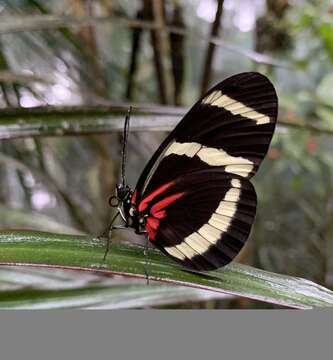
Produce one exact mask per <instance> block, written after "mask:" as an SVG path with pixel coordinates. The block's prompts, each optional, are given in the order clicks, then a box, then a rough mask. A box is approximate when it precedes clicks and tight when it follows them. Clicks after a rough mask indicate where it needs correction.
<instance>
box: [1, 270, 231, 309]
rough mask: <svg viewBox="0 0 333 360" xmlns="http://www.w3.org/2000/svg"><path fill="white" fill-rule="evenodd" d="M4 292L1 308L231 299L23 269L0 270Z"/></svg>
mask: <svg viewBox="0 0 333 360" xmlns="http://www.w3.org/2000/svg"><path fill="white" fill-rule="evenodd" d="M0 290H1V291H0V309H59V308H60V309H65V308H85V309H122V308H133V307H135V308H138V307H147V306H149V307H152V306H160V305H167V304H177V303H183V302H188V301H191V302H193V301H203V300H205V301H206V300H210V299H214V298H218V299H221V298H226V297H228V295H223V294H217V293H213V292H210V291H204V290H200V289H194V288H189V287H183V286H182V287H181V286H174V285H165V284H164V285H159V284H152V285H150V286H147V285H146V283H145V282H144V283H140V282H139V281H138V280H137V279H136V280H135V282H134V281H131V280H124V279H114V278H112V277H101V276H98V275H96V274H93V273H87V272H85V273H82V272H78V271H75V272H74V271H64V270H62V271H61V270H57V271H54V270H47V269H34V268H25V269H24V270H23V269H22V268H20V267H8V268H3V269H2V270H1V271H0Z"/></svg>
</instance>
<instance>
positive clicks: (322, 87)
mask: <svg viewBox="0 0 333 360" xmlns="http://www.w3.org/2000/svg"><path fill="white" fill-rule="evenodd" d="M317 96H318V99H319V100H320V101H321V102H322V103H324V104H326V105H330V106H332V104H333V73H329V74H327V75H325V76H324V77H323V79H322V80H321V82H320V84H319V85H318V87H317Z"/></svg>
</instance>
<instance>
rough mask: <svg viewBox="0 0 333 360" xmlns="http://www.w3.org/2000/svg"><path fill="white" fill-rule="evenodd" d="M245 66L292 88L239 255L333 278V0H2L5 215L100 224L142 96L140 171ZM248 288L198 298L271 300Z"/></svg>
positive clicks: (1, 191)
mask: <svg viewBox="0 0 333 360" xmlns="http://www.w3.org/2000/svg"><path fill="white" fill-rule="evenodd" d="M243 71H259V72H262V73H264V74H266V75H267V76H268V77H269V78H270V79H271V81H272V82H273V83H274V85H275V87H276V89H277V92H278V96H279V102H280V104H279V125H278V128H277V132H276V134H275V136H274V138H273V142H272V145H271V148H270V151H269V154H268V156H267V158H266V160H265V161H264V164H263V166H262V167H261V170H260V171H259V173H258V174H257V176H256V177H255V179H254V183H255V186H256V189H257V194H258V213H257V219H256V223H255V226H254V229H253V231H252V235H251V239H250V240H249V241H248V244H247V246H246V247H245V248H244V249H243V250H242V252H241V254H240V255H239V257H238V258H237V260H238V261H240V262H243V263H247V264H250V265H253V266H255V267H259V268H262V269H265V270H269V271H274V272H278V273H282V274H287V275H295V276H301V277H304V278H307V279H310V280H313V281H315V282H317V283H319V284H321V285H324V286H326V287H328V288H331V289H332V288H333V261H332V254H333V244H332V241H330V239H331V238H332V235H333V234H332V233H333V223H332V215H333V186H332V185H333V178H332V175H333V173H332V169H333V156H332V150H333V141H332V136H333V3H332V2H331V1H328V0H312V1H303V0H289V1H288V0H276V1H273V0H224V1H223V0H219V1H216V0H189V1H180V0H179V1H177V0H165V1H163V0H135V1H133V0H132V1H129V0H122V1H120V0H119V1H115V0H57V1H55V0H8V1H5V0H0V139H1V140H0V229H18V228H19V229H36V230H45V231H52V232H62V233H63V232H64V233H73V234H76V233H89V234H98V233H100V232H101V231H102V230H103V228H104V227H105V226H106V225H107V223H108V220H109V218H110V215H111V209H110V208H109V206H108V197H109V196H110V195H111V194H112V193H113V190H114V187H115V184H116V182H117V180H118V178H119V164H120V152H121V139H122V135H121V132H119V131H113V130H120V129H121V127H122V124H123V119H124V116H125V114H126V111H127V107H128V104H129V103H131V104H134V106H135V105H138V104H139V105H140V106H139V107H138V106H136V109H137V111H134V120H133V126H134V131H133V132H132V133H131V134H130V139H129V149H128V163H127V174H128V179H129V183H130V185H131V186H132V187H134V186H135V183H136V180H137V178H138V176H139V174H140V171H141V170H142V169H143V166H144V164H145V162H146V161H147V159H149V157H150V156H151V155H152V153H153V151H154V150H155V149H156V148H157V146H158V145H159V144H160V142H161V140H162V139H163V138H164V137H165V136H166V134H167V132H166V131H157V130H170V129H172V127H173V126H174V124H175V123H176V122H177V121H178V120H179V119H180V118H181V115H182V114H183V113H184V112H185V110H186V108H188V107H189V106H191V105H192V104H193V103H194V102H195V101H196V100H197V99H198V97H200V96H201V94H202V93H203V92H205V91H206V90H207V89H208V88H209V87H210V86H211V85H214V84H215V83H217V82H219V81H221V80H223V79H224V78H226V77H228V76H230V75H233V74H235V73H239V72H243ZM174 107H177V108H174ZM140 109H141V110H140ZM135 114H137V116H138V119H139V120H140V121H141V122H140V123H138V125H137V126H135V125H134V124H135V120H136V118H135ZM139 116H140V118H139ZM80 119H81V120H82V119H84V121H85V125H84V127H81V125H80ZM72 120H73V121H74V125H75V124H76V126H73V125H72V124H73V123H72V122H71V121H72ZM75 121H78V122H77V123H75ZM105 121H109V122H110V123H112V124H115V123H116V122H117V123H118V125H112V126H113V127H112V126H111V127H110V128H108V127H104V125H105ZM112 121H113V122H112ZM8 124H10V126H9V125H8ZM2 125H3V126H2ZM68 134H69V135H70V136H69V135H68ZM32 135H34V136H32ZM50 135H52V136H50ZM65 135H67V136H65ZM116 237H117V239H116V241H118V240H119V241H134V242H142V241H143V239H142V238H140V237H136V236H135V235H133V234H132V233H131V232H123V233H117V234H116ZM6 271H8V270H6ZM13 271H14V270H13ZM29 271H30V270H29ZM237 301H238V302H237V304H235V303H234V302H233V300H230V299H229V300H228V301H226V300H223V301H220V300H219V301H214V302H213V303H212V302H209V305H207V301H206V302H201V303H199V304H198V303H196V304H192V303H186V304H184V305H183V306H184V307H207V306H209V307H242V306H243V307H253V306H255V305H253V304H252V303H251V302H250V301H248V300H247V301H246V302H245V301H243V302H244V303H241V302H240V301H239V300H237Z"/></svg>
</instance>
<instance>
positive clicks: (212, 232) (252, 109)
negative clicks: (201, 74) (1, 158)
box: [109, 72, 278, 271]
mask: <svg viewBox="0 0 333 360" xmlns="http://www.w3.org/2000/svg"><path fill="white" fill-rule="evenodd" d="M277 112H278V99H277V95H276V92H275V89H274V86H273V85H272V83H271V82H270V81H269V80H268V79H267V78H266V77H265V76H264V75H261V74H259V73H256V72H245V73H240V74H237V75H234V76H232V77H230V78H228V79H226V80H224V81H222V82H220V83H219V84H217V85H216V86H214V87H213V88H212V89H210V90H209V91H208V92H207V93H206V94H205V95H204V96H203V97H201V99H199V100H198V101H197V102H196V103H195V104H194V106H193V107H192V108H191V109H190V110H189V111H188V113H187V114H186V115H185V116H184V117H183V119H182V120H181V121H180V122H179V123H178V125H177V126H176V127H175V128H174V130H173V131H172V132H171V133H170V134H169V135H168V136H167V138H166V139H165V140H164V141H163V142H162V144H161V145H160V147H159V148H158V149H157V151H156V152H155V153H154V154H153V156H152V157H151V159H150V160H149V162H148V163H147V165H146V167H145V168H144V170H143V171H142V173H141V176H140V177H139V180H138V182H137V185H136V187H135V189H134V190H132V189H131V188H130V187H129V186H128V185H127V184H126V181H125V175H124V174H125V160H126V142H127V134H128V128H129V117H128V116H127V117H126V121H125V127H124V143H123V162H122V182H121V184H119V185H117V186H116V195H115V196H113V197H111V199H110V202H111V205H113V206H115V207H117V209H118V212H117V214H116V215H115V217H114V218H113V221H112V222H111V225H110V227H109V232H110V231H111V230H112V229H114V228H117V226H116V225H113V222H114V221H115V219H116V217H117V216H119V215H121V217H122V219H123V221H124V225H123V226H121V227H125V228H133V229H134V230H135V232H136V233H138V234H145V235H146V236H147V237H148V240H149V241H150V242H151V243H152V244H153V245H154V246H155V247H157V248H158V249H159V250H161V251H162V253H164V254H165V255H167V256H169V257H171V258H172V259H173V260H175V261H176V262H178V263H180V264H181V265H183V266H185V267H186V268H188V269H191V270H200V271H206V270H213V269H217V268H219V267H222V266H224V265H226V264H228V263H229V262H230V261H231V260H232V259H233V258H234V257H235V256H236V255H237V254H238V253H239V251H240V250H241V249H242V247H243V245H244V243H245V242H246V240H247V239H248V237H249V234H250V230H251V227H252V224H253V222H254V219H255V214H256V205H257V199H256V192H255V189H254V187H253V185H252V183H251V182H250V179H251V177H252V176H253V175H254V174H255V173H256V172H257V171H258V168H259V166H260V164H261V162H262V160H263V159H264V157H265V155H266V153H267V151H268V148H269V144H270V142H271V139H272V136H273V133H274V129H275V125H276V119H277ZM118 228H119V226H118Z"/></svg>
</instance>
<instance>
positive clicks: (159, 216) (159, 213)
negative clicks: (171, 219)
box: [153, 210, 167, 219]
mask: <svg viewBox="0 0 333 360" xmlns="http://www.w3.org/2000/svg"><path fill="white" fill-rule="evenodd" d="M166 215H167V213H166V211H165V210H161V211H157V212H155V213H154V214H153V216H154V217H155V218H157V219H163V218H164V217H166Z"/></svg>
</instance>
